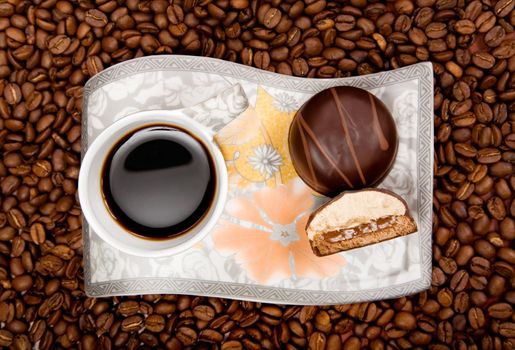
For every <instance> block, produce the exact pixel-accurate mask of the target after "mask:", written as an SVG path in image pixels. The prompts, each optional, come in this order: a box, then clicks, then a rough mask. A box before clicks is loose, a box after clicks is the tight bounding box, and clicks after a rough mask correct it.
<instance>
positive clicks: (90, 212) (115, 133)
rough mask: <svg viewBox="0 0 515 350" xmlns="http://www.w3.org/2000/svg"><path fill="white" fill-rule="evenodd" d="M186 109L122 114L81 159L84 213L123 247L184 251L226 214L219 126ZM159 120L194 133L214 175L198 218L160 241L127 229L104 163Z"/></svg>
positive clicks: (148, 253)
mask: <svg viewBox="0 0 515 350" xmlns="http://www.w3.org/2000/svg"><path fill="white" fill-rule="evenodd" d="M245 99H246V97H245ZM184 111H185V109H178V110H149V111H141V112H137V113H133V114H131V115H128V116H126V117H123V118H121V119H119V120H118V121H116V122H114V123H113V124H112V125H110V126H109V127H107V128H106V129H105V130H104V131H103V132H102V133H101V134H100V135H99V136H98V137H97V138H96V139H95V140H94V141H93V143H92V144H91V145H90V146H89V148H88V150H87V152H86V154H85V156H84V159H83V160H82V165H81V170H80V174H79V187H78V194H79V201H80V204H81V207H82V212H83V213H84V217H85V219H86V220H87V222H88V224H89V225H90V227H91V228H92V229H93V231H95V232H96V233H97V234H98V235H99V236H100V237H101V238H102V239H103V240H104V241H106V242H107V243H109V244H110V245H112V246H113V247H115V248H118V249H120V250H121V251H124V252H126V253H129V254H133V255H137V256H144V257H161V256H167V255H172V254H176V253H179V252H182V251H184V250H186V249H188V248H190V247H192V246H193V245H195V244H196V243H198V242H200V241H201V240H202V239H203V238H204V237H205V236H206V234H207V233H209V231H210V230H211V229H212V228H213V227H214V225H215V224H216V222H217V220H218V218H219V217H220V215H221V214H222V211H223V209H224V206H225V202H226V198H227V190H228V180H227V168H226V165H225V161H224V158H223V156H222V152H221V151H220V148H219V147H218V145H217V144H216V143H215V142H214V140H213V136H214V134H215V130H212V129H210V128H208V127H206V126H204V125H201V124H200V123H198V122H197V121H195V120H193V119H192V118H190V117H189V116H188V115H186V114H185V112H184ZM156 124H159V125H164V126H170V127H176V128H178V129H182V130H185V131H186V132H188V133H190V134H192V135H194V136H195V137H196V138H197V139H198V140H199V141H200V142H201V143H203V144H204V146H205V148H206V149H207V152H208V153H209V155H210V157H211V159H212V160H213V164H214V171H215V174H216V176H215V178H216V186H215V194H214V197H213V200H212V204H211V206H210V207H209V209H208V211H207V212H206V213H205V214H204V216H203V218H202V219H201V220H200V222H198V223H197V224H196V225H194V226H193V227H191V228H190V229H188V230H186V231H185V232H183V233H181V234H179V235H176V236H173V235H172V236H170V237H169V238H166V239H159V240H153V239H148V238H145V237H141V236H139V235H135V234H133V233H131V232H130V231H128V230H127V229H126V228H124V227H123V226H122V225H121V224H120V223H119V221H117V220H116V218H115V217H114V216H113V215H112V214H111V211H110V210H109V208H108V204H107V203H106V201H105V199H104V194H103V191H102V184H101V182H102V172H103V171H102V170H103V166H104V162H105V160H106V158H107V156H108V154H109V152H110V150H111V148H112V147H113V145H115V144H116V143H117V142H118V141H119V140H120V139H122V138H123V137H124V136H127V135H129V134H131V133H133V132H134V131H136V130H141V129H144V128H145V127H146V126H147V125H148V126H149V127H152V126H155V125H156Z"/></svg>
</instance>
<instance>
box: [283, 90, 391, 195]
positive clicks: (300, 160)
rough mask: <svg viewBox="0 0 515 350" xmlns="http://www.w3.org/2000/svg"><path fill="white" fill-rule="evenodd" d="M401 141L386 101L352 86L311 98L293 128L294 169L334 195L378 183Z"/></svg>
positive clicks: (314, 186)
mask: <svg viewBox="0 0 515 350" xmlns="http://www.w3.org/2000/svg"><path fill="white" fill-rule="evenodd" d="M397 146H398V138H397V130H396V127H395V122H394V120H393V117H392V115H391V114H390V112H389V111H388V109H387V108H386V106H385V105H384V104H383V103H382V102H381V101H380V100H379V99H377V98H376V97H375V96H374V95H372V94H371V93H369V92H368V91H366V90H363V89H359V88H355V87H349V86H339V87H334V88H330V89H327V90H324V91H322V92H319V93H318V94H316V95H315V96H313V97H312V98H311V99H309V100H308V101H307V102H306V103H305V104H304V105H303V106H302V107H301V109H300V110H299V111H298V112H297V114H296V115H295V118H294V120H293V122H292V124H291V127H290V133H289V148H290V155H291V158H292V161H293V165H294V167H295V170H296V171H297V173H298V174H299V176H300V177H301V178H302V179H303V180H304V182H306V183H307V184H308V185H309V186H310V187H311V188H313V189H314V190H315V191H317V192H319V193H321V194H324V195H326V196H331V197H333V196H335V195H337V194H338V193H340V192H342V191H345V190H358V189H361V188H365V187H373V186H376V185H378V184H379V183H380V182H381V181H382V180H383V179H384V178H385V176H386V175H387V174H388V172H389V170H390V168H391V167H392V165H393V162H394V160H395V156H396V154H397Z"/></svg>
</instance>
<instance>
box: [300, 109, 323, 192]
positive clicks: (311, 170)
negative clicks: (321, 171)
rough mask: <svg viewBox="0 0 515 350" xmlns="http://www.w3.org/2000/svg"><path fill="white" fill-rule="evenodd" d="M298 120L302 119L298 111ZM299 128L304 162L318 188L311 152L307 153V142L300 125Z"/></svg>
mask: <svg viewBox="0 0 515 350" xmlns="http://www.w3.org/2000/svg"><path fill="white" fill-rule="evenodd" d="M299 118H300V119H301V118H302V114H301V113H300V111H299ZM299 127H300V129H301V130H299V134H300V138H301V140H302V149H303V150H304V154H305V155H306V162H307V163H308V168H309V173H310V175H311V180H313V182H314V183H315V185H316V186H319V185H320V183H319V182H318V179H317V177H316V174H315V169H313V161H312V159H311V152H309V147H308V141H307V140H306V136H305V135H304V133H303V132H302V129H303V128H302V124H301V125H299Z"/></svg>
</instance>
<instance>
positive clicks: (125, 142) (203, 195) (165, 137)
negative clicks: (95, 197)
mask: <svg viewBox="0 0 515 350" xmlns="http://www.w3.org/2000/svg"><path fill="white" fill-rule="evenodd" d="M102 190H103V195H104V199H105V202H106V204H107V206H108V208H109V210H110V212H111V214H112V215H113V216H114V217H115V218H116V220H117V221H118V222H119V223H120V224H121V225H122V226H124V227H125V228H126V229H127V230H128V231H130V232H132V233H134V234H136V235H139V236H144V237H147V238H157V239H159V238H161V239H162V238H168V237H173V236H176V235H179V234H181V233H184V232H185V231H188V230H189V229H191V228H192V227H194V226H195V225H197V224H198V223H199V222H200V221H201V220H202V218H203V217H204V215H205V214H206V213H207V212H208V211H209V209H210V207H211V204H212V202H213V199H214V196H215V192H216V173H215V168H214V162H213V159H212V158H211V155H210V153H209V151H208V149H207V148H206V146H205V145H204V144H203V143H202V142H201V141H200V140H199V139H197V138H196V137H195V136H194V135H192V134H190V133H189V132H187V131H185V130H183V129H180V128H178V127H176V126H170V125H152V126H147V127H143V128H140V129H137V130H135V131H133V132H131V133H129V134H128V135H126V136H124V137H123V138H122V139H120V140H119V141H118V142H117V143H116V144H115V145H114V146H113V147H112V148H111V150H110V152H109V154H108V155H107V158H106V160H105V162H104V166H103V170H102Z"/></svg>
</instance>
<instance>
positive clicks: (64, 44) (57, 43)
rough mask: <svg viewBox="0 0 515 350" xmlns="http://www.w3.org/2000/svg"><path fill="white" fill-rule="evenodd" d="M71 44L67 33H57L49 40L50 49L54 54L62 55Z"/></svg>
mask: <svg viewBox="0 0 515 350" xmlns="http://www.w3.org/2000/svg"><path fill="white" fill-rule="evenodd" d="M70 44H71V40H70V38H68V37H67V36H66V35H56V36H54V37H53V38H51V39H50V40H49V41H48V44H47V46H48V49H49V50H50V52H51V53H52V54H54V55H60V54H62V53H63V52H65V51H66V50H67V49H68V48H69V47H70Z"/></svg>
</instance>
